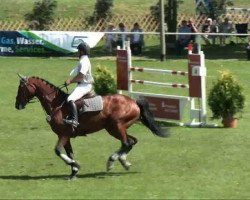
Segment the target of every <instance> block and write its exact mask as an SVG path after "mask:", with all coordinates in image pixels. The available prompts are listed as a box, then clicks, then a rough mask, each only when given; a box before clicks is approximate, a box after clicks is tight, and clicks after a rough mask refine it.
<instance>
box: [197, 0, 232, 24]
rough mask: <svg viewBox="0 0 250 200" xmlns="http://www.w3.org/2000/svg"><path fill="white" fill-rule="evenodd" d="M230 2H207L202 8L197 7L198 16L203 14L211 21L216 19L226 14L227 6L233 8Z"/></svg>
mask: <svg viewBox="0 0 250 200" xmlns="http://www.w3.org/2000/svg"><path fill="white" fill-rule="evenodd" d="M233 5H234V4H233V1H232V0H207V1H206V4H203V6H201V5H200V6H199V5H198V6H197V12H198V13H199V14H205V15H207V16H208V17H210V18H212V19H217V18H218V16H220V15H221V14H223V13H225V12H226V7H227V6H233Z"/></svg>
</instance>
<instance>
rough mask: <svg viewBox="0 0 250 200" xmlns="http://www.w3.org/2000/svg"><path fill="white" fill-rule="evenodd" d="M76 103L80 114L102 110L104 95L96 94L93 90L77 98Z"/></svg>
mask: <svg viewBox="0 0 250 200" xmlns="http://www.w3.org/2000/svg"><path fill="white" fill-rule="evenodd" d="M76 104H77V110H78V113H79V114H82V113H85V112H95V111H101V110H102V109H103V101H102V97H101V96H100V95H96V93H95V91H94V90H91V91H90V92H89V93H87V94H86V95H84V96H83V97H82V98H81V99H79V100H77V102H76Z"/></svg>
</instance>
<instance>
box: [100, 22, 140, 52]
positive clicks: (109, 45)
mask: <svg viewBox="0 0 250 200" xmlns="http://www.w3.org/2000/svg"><path fill="white" fill-rule="evenodd" d="M105 32H108V33H107V34H106V37H105V47H104V49H105V51H106V52H108V53H112V52H113V50H114V49H115V48H117V46H120V47H121V48H122V47H123V46H124V43H125V41H127V40H130V48H131V52H132V55H141V53H142V48H143V46H144V37H143V34H140V33H141V32H143V30H142V29H141V28H140V25H139V24H138V23H137V22H136V23H134V26H133V28H132V29H131V30H130V32H133V34H129V35H128V34H126V33H122V32H129V30H128V29H127V28H126V27H125V24H124V23H122V22H121V23H119V24H118V28H115V26H114V25H113V24H112V23H110V24H109V25H108V27H107V29H106V30H105ZM112 32H121V33H119V34H114V33H112Z"/></svg>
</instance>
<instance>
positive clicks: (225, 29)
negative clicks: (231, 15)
mask: <svg viewBox="0 0 250 200" xmlns="http://www.w3.org/2000/svg"><path fill="white" fill-rule="evenodd" d="M219 30H220V33H232V32H233V30H234V28H233V24H232V23H231V22H230V21H229V19H228V18H225V20H224V22H222V23H221V24H220V26H219ZM227 37H228V36H225V35H222V36H220V45H221V46H225V45H226V38H227Z"/></svg>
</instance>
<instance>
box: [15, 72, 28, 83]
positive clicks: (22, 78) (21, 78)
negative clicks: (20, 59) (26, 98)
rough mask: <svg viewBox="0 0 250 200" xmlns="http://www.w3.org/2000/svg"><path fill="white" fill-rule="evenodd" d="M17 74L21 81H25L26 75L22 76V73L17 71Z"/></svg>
mask: <svg viewBox="0 0 250 200" xmlns="http://www.w3.org/2000/svg"><path fill="white" fill-rule="evenodd" d="M17 75H18V76H19V78H20V80H21V81H22V82H25V83H26V82H27V77H26V76H23V75H21V74H19V73H17Z"/></svg>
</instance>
